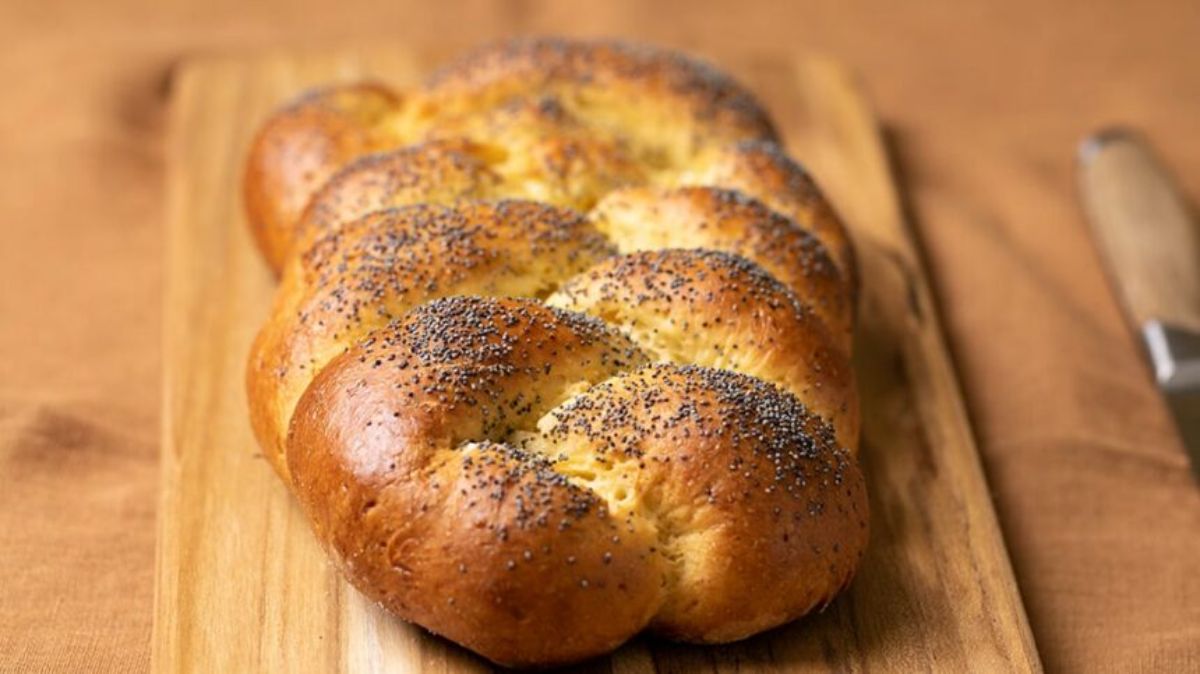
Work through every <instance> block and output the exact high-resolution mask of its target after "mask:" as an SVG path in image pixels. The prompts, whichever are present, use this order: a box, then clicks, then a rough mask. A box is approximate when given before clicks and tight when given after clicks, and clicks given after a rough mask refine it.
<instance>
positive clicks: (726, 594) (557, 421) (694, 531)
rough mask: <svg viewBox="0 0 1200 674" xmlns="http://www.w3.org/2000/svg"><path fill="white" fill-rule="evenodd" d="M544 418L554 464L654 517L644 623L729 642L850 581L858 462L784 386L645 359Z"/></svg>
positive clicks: (857, 552)
mask: <svg viewBox="0 0 1200 674" xmlns="http://www.w3.org/2000/svg"><path fill="white" fill-rule="evenodd" d="M540 427H541V428H542V435H543V436H544V437H545V438H546V441H547V442H548V443H549V444H550V445H551V446H552V447H556V448H560V451H562V450H561V448H563V447H567V448H568V449H566V450H565V453H566V454H567V455H568V459H566V460H565V461H564V462H563V463H564V464H566V465H565V466H564V467H563V468H562V469H561V470H564V471H565V472H572V471H573V472H576V473H580V472H584V471H582V470H581V469H582V468H584V467H586V469H588V470H587V471H586V472H587V473H588V474H591V475H595V477H593V478H592V479H591V480H590V484H591V485H592V486H593V488H596V489H597V490H598V491H603V492H606V493H610V494H614V497H612V498H610V502H612V500H618V497H619V496H620V495H621V493H622V492H624V493H625V494H627V496H626V499H625V500H624V501H619V500H618V502H620V503H622V506H623V507H624V508H626V509H629V510H634V511H640V512H641V513H642V516H643V517H644V518H645V519H647V520H649V521H652V522H654V523H655V526H656V528H657V531H658V552H659V554H661V555H662V556H663V557H664V558H665V559H666V561H667V563H668V569H667V585H666V592H665V593H664V594H663V604H662V605H661V606H660V607H659V609H658V611H657V613H656V614H655V617H654V619H653V620H652V621H651V623H650V627H651V628H652V629H654V630H655V631H657V632H660V633H662V634H665V635H668V636H670V637H671V638H674V639H679V640H683V641H694V642H703V643H719V642H726V641H735V640H737V639H742V638H744V637H747V636H749V635H751V634H754V633H756V632H760V631H762V630H764V629H768V628H771V627H774V626H776V625H779V624H782V623H784V622H787V621H789V620H792V619H794V618H796V617H797V616H800V615H803V614H804V613H807V612H808V611H809V610H811V609H812V608H813V607H815V606H818V605H821V604H824V603H827V602H828V601H829V600H830V599H832V597H833V596H834V595H835V594H836V593H837V592H838V591H839V590H840V589H841V588H842V587H844V586H845V585H846V584H847V583H848V582H849V580H850V578H851V576H852V575H853V574H854V569H855V568H856V567H857V565H858V560H859V558H860V557H861V555H862V552H863V550H864V549H865V547H866V542H867V503H866V489H865V486H864V483H863V478H862V473H861V472H860V471H859V469H858V464H857V463H856V462H855V461H854V460H853V459H852V458H851V457H849V456H847V455H846V453H845V452H844V451H842V450H841V449H839V448H838V446H837V442H836V439H835V437H834V433H833V429H832V428H831V427H829V426H828V425H827V424H826V423H825V422H824V421H822V420H821V419H820V418H819V417H817V416H816V415H814V414H812V413H810V412H809V411H808V410H806V409H805V408H804V406H803V405H802V404H800V402H799V401H798V400H796V398H795V397H794V396H791V395H789V394H787V393H785V392H784V391H782V390H781V389H779V388H777V387H774V386H772V385H770V384H767V383H766V382H763V381H761V380H758V379H755V378H753V377H748V376H745V375H741V374H738V373H734V372H730V371H728V370H714V369H709V368H704V367H698V366H694V365H685V366H675V365H653V366H650V367H646V368H642V369H640V370H637V371H635V372H632V373H629V374H624V375H620V376H617V377H614V378H613V379H610V380H609V381H608V382H605V383H604V384H601V385H599V386H595V387H592V388H590V389H588V390H587V391H585V392H584V393H583V394H582V395H580V396H578V397H577V398H575V399H573V400H571V401H569V402H568V403H566V404H565V405H563V406H561V407H559V408H558V409H556V410H553V411H551V413H550V414H549V415H547V418H546V419H545V420H544V421H543V422H542V423H541V424H540ZM572 464H574V465H572ZM613 509H614V510H616V508H613ZM767 588H770V590H767Z"/></svg>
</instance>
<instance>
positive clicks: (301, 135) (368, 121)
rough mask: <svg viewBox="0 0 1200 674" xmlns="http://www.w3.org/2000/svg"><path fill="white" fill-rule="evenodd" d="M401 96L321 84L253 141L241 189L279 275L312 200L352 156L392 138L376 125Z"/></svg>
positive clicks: (368, 87) (374, 88)
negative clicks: (320, 86)
mask: <svg viewBox="0 0 1200 674" xmlns="http://www.w3.org/2000/svg"><path fill="white" fill-rule="evenodd" d="M399 104H400V101H399V98H398V97H397V95H396V94H395V93H394V92H392V91H391V90H390V89H388V88H386V87H384V86H381V85H378V84H371V83H361V84H351V85H343V86H338V87H330V88H328V89H321V90H317V91H314V92H311V93H309V94H307V95H305V96H304V97H303V98H301V99H299V100H297V101H296V102H294V103H293V104H291V105H290V106H288V107H287V108H284V109H283V110H281V111H280V112H279V113H277V114H276V115H274V116H273V117H271V119H270V120H268V122H267V124H266V125H264V126H263V128H262V129H261V130H260V131H259V133H258V135H257V136H256V137H255V139H254V142H253V144H252V145H251V148H250V152H249V155H248V156H249V159H248V161H247V165H246V173H245V177H244V182H243V191H244V194H245V199H246V214H247V217H248V218H249V220H250V227H251V231H253V232H254V238H255V240H256V241H257V242H258V247H259V250H261V251H262V253H263V256H264V257H265V258H266V259H267V262H268V264H270V265H271V268H272V269H274V270H275V272H276V273H278V272H279V271H280V270H281V269H282V268H283V263H284V260H285V259H286V257H287V254H288V251H289V250H290V248H291V242H292V232H293V229H294V227H295V224H296V220H297V218H298V217H299V216H300V213H301V211H303V210H304V207H305V206H306V205H307V204H308V199H309V197H310V196H311V195H312V194H313V193H314V192H316V191H317V189H318V188H319V187H320V186H321V185H322V184H323V183H324V182H325V181H326V180H327V179H328V178H329V176H331V175H333V172H334V171H336V170H337V169H338V168H339V167H341V166H342V165H343V164H345V163H346V162H347V161H349V160H350V159H352V158H354V157H356V156H358V155H361V154H363V153H366V152H373V151H375V150H378V149H382V148H384V147H388V146H389V145H390V144H391V143H394V140H393V139H391V138H389V137H388V136H387V135H386V134H384V133H381V132H380V131H379V130H378V129H377V128H376V126H377V124H378V123H379V122H380V121H381V120H382V119H384V118H386V117H387V116H388V115H389V114H391V113H394V112H395V110H396V109H397V107H398V106H399Z"/></svg>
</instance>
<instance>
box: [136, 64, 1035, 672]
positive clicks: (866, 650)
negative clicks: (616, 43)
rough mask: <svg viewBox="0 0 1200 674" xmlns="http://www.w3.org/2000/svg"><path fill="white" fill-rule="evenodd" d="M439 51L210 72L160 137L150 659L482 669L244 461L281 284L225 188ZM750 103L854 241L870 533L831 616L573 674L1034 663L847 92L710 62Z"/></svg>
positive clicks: (894, 212) (865, 116) (182, 79)
mask: <svg viewBox="0 0 1200 674" xmlns="http://www.w3.org/2000/svg"><path fill="white" fill-rule="evenodd" d="M428 65H429V64H428V57H426V56H415V55H412V54H409V53H407V52H404V51H400V50H367V51H361V52H353V53H350V52H339V53H336V54H324V55H322V54H313V55H309V56H289V55H287V54H278V55H272V56H265V57H262V58H230V59H215V60H214V59H207V60H201V61H197V62H194V63H191V64H188V65H186V66H185V67H183V68H182V70H181V72H180V73H179V75H178V79H177V82H176V89H175V98H174V102H173V114H172V117H171V125H170V138H171V144H170V148H169V182H168V188H169V197H168V204H169V207H168V229H167V291H166V293H167V295H166V307H167V314H166V333H165V349H166V352H165V365H164V368H165V374H166V397H165V408H164V411H163V414H164V430H163V435H164V437H163V457H162V461H163V469H162V470H163V481H162V487H163V489H162V499H161V503H160V510H159V512H160V516H159V523H160V533H159V547H158V562H157V568H158V572H157V592H156V600H155V631H154V642H153V648H154V655H153V664H154V668H155V670H156V671H160V672H186V671H301V670H306V669H307V670H312V669H314V668H316V669H319V670H322V671H341V670H346V671H353V672H385V671H412V670H415V669H422V670H424V671H454V672H458V671H478V670H482V669H486V667H485V666H484V664H483V663H482V662H481V661H479V660H478V659H477V658H475V657H473V656H471V655H470V654H468V653H466V652H464V651H462V650H461V649H459V648H457V647H455V646H453V645H450V644H448V643H446V642H443V641H441V640H437V639H434V638H431V637H429V636H427V635H426V634H425V633H423V632H422V631H420V630H418V629H417V628H413V627H410V626H407V625H405V624H403V623H401V622H399V621H397V620H394V619H392V618H390V617H389V616H387V615H386V614H383V613H382V612H381V611H379V610H378V609H377V608H375V607H374V606H372V605H369V604H368V603H367V602H366V601H364V600H363V599H362V598H360V597H359V595H358V594H357V593H356V592H354V591H353V590H352V589H350V588H349V587H348V586H347V585H346V584H345V583H344V582H343V581H341V580H340V578H339V577H338V576H337V575H336V573H335V571H334V570H333V568H332V566H330V565H329V564H328V563H327V562H326V561H325V558H324V555H323V554H322V553H321V551H320V550H319V548H318V546H317V544H316V542H315V540H314V539H313V537H312V536H311V535H310V534H309V532H308V530H307V527H306V524H305V522H304V521H303V519H302V516H301V515H300V512H299V510H298V508H297V507H296V506H295V505H294V503H293V502H292V500H291V498H290V496H289V495H288V493H287V491H286V489H285V488H284V486H283V485H282V484H281V483H280V482H279V481H278V480H277V479H276V478H275V476H274V474H273V473H272V472H271V470H270V468H269V467H268V466H267V464H266V462H265V461H264V460H263V459H262V458H261V457H260V456H258V454H257V450H256V448H255V445H254V442H253V439H252V437H251V434H250V430H249V426H248V423H247V421H246V403H245V399H244V394H243V390H242V372H243V365H244V362H245V358H246V352H247V348H248V345H249V342H250V339H251V337H252V335H253V333H254V331H255V330H256V329H257V327H258V326H259V325H260V323H261V322H262V320H263V318H264V317H265V315H266V310H267V303H268V301H269V298H270V294H271V281H270V278H269V275H268V272H267V270H266V267H265V265H264V264H263V263H262V262H261V261H260V260H259V258H258V255H257V253H256V251H255V250H254V248H253V246H252V245H251V242H250V239H249V236H248V234H247V232H246V229H245V223H244V221H243V218H242V215H241V209H240V194H239V192H238V190H237V185H238V180H239V177H240V167H241V161H242V158H243V155H244V151H245V148H246V144H247V142H248V139H249V136H250V134H251V133H253V131H254V129H255V127H256V125H257V124H258V123H260V122H261V120H262V119H263V118H264V117H265V115H266V114H268V112H269V111H270V110H271V109H272V108H273V107H274V106H275V105H277V104H279V103H280V102H282V101H283V100H285V99H287V98H288V97H290V96H292V95H294V94H296V93H297V92H298V91H300V90H301V89H302V88H303V87H304V86H306V85H310V84H314V83H319V82H327V81H330V80H333V79H349V78H354V77H359V76H362V75H364V74H369V75H374V76H378V77H381V78H383V79H386V80H388V81H391V82H396V83H400V84H403V83H405V82H411V81H413V79H414V78H415V77H417V76H418V74H419V73H420V72H421V71H422V70H423V69H424V68H426V67H427V66H428ZM723 65H728V66H731V67H733V69H734V70H735V71H736V72H737V73H738V74H739V75H741V76H743V77H744V78H746V79H747V80H748V81H749V83H750V85H751V86H752V88H755V89H756V90H758V91H760V92H762V93H763V95H764V98H765V99H766V103H767V105H768V107H769V108H770V109H771V110H772V112H773V114H774V116H775V117H776V119H777V121H778V122H779V123H780V125H781V127H782V128H783V130H784V133H785V135H786V137H787V139H788V142H789V145H790V147H791V149H792V150H793V152H794V153H795V154H796V155H797V156H798V157H799V158H801V160H802V161H804V162H805V163H806V164H808V165H809V167H810V168H811V169H812V171H813V172H814V174H815V175H816V176H817V178H818V180H819V181H820V182H821V183H822V185H823V186H824V187H825V188H826V190H827V191H828V193H829V194H830V196H831V198H832V200H833V201H834V203H835V204H836V205H837V206H838V207H839V209H840V210H841V211H842V213H843V215H844V216H845V218H846V219H847V221H848V222H849V223H850V225H851V227H852V229H853V231H854V234H855V236H856V239H857V240H858V244H859V250H860V256H861V262H862V267H863V275H864V297H863V302H862V312H861V319H862V320H861V327H860V329H859V338H858V356H857V361H858V362H857V366H858V372H859V377H860V385H861V390H862V393H863V412H864V415H863V416H864V420H865V423H864V441H863V447H862V454H863V456H864V462H865V470H866V472H867V475H868V480H869V484H870V490H871V499H872V511H873V512H872V522H871V524H872V538H871V544H870V547H869V550H868V553H867V557H866V559H865V561H864V563H863V566H862V568H861V570H860V572H859V576H858V578H857V579H856V580H855V582H854V584H853V586H852V588H851V590H850V591H849V592H848V593H847V594H846V595H845V596H843V597H841V598H840V599H838V600H837V601H836V602H835V603H834V604H833V605H831V606H830V607H829V608H828V609H827V610H826V611H825V612H824V613H823V614H821V615H817V616H813V617H810V618H807V619H804V620H801V621H799V622H797V623H795V624H793V625H790V626H787V627H785V628H782V629H779V630H775V631H773V632H770V633H767V634H765V635H761V636H759V637H756V638H754V639H751V640H749V641H747V642H744V643H741V644H736V645H731V646H725V647H716V648H695V647H684V646H677V645H670V644H663V643H659V642H655V641H651V640H646V639H639V640H636V641H635V642H633V643H632V644H630V645H628V646H626V647H625V648H623V649H622V650H620V651H619V652H618V653H617V654H615V655H614V656H613V657H612V658H611V659H605V660H603V661H598V662H592V663H587V664H586V665H584V666H583V669H584V670H585V671H592V670H596V671H612V672H629V673H633V672H653V671H691V670H692V669H693V668H697V667H702V668H708V669H711V670H713V671H742V670H744V669H747V668H749V669H753V670H755V671H788V672H792V671H825V670H830V669H836V670H838V671H880V670H889V671H934V670H936V671H951V672H960V671H971V670H973V671H1037V670H1039V669H1040V665H1039V660H1038V656H1037V654H1036V651H1035V648H1034V645H1033V640H1032V637H1031V636H1030V632H1029V628H1028V626H1027V623H1026V619H1025V613H1024V609H1023V607H1022V605H1021V602H1020V599H1019V596H1018V593H1017V589H1016V585H1015V583H1014V580H1013V576H1012V572H1011V569H1010V566H1009V562H1008V558H1007V555H1006V552H1005V549H1004V547H1003V544H1002V540H1001V536H1000V532H999V529H998V526H997V523H996V519H995V515H994V513H993V510H992V506H991V502H990V499H989V495H988V491H987V487H986V484H985V482H984V478H983V475H982V472H981V469H980V464H979V460H978V457H977V454H976V449H975V445H974V442H973V439H972V436H971V433H970V429H969V427H968V424H967V418H966V414H965V412H964V407H963V404H962V401H961V397H960V393H959V390H958V385H957V382H956V379H955V376H954V373H953V370H952V366H951V361H950V359H949V356H948V353H947V350H946V347H945V345H944V342H943V338H942V335H941V332H940V329H939V326H938V322H939V321H938V317H937V311H936V309H935V307H934V303H933V301H932V298H931V295H930V290H929V287H928V282H927V280H926V277H925V273H924V271H923V270H922V266H921V264H920V262H919V260H918V257H917V254H916V252H915V248H914V246H913V243H912V240H911V238H910V236H909V233H908V229H907V226H906V224H905V222H904V219H903V214H902V211H901V208H900V202H899V199H898V195H897V192H896V189H895V186H894V183H893V181H892V178H891V175H890V168H889V164H888V161H887V157H886V156H885V154H884V150H883V146H882V144H881V139H880V136H879V134H878V130H877V127H876V123H875V120H874V119H873V117H872V115H871V113H870V111H869V109H868V108H867V106H866V104H865V102H864V99H863V98H862V96H861V95H860V93H859V88H858V85H857V83H856V82H854V81H853V79H852V78H851V77H850V76H849V75H848V74H847V72H846V71H845V70H843V69H842V68H841V67H839V66H837V65H836V64H833V63H829V62H825V61H792V60H786V59H785V60H774V61H769V62H761V61H759V62H749V63H731V64H723Z"/></svg>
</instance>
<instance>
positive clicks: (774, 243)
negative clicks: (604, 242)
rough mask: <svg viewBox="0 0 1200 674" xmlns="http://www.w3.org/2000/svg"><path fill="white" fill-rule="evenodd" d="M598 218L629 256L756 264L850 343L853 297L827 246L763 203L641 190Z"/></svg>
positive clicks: (603, 208) (705, 190) (614, 199)
mask: <svg viewBox="0 0 1200 674" xmlns="http://www.w3.org/2000/svg"><path fill="white" fill-rule="evenodd" d="M591 217H592V220H593V221H594V222H595V223H596V226H597V228H599V229H600V231H602V232H604V234H605V235H607V236H608V237H609V238H611V239H612V240H613V241H614V242H615V243H616V244H617V247H618V248H619V249H620V250H621V251H622V252H627V251H635V250H654V249H659V248H669V247H682V248H711V249H714V250H723V251H727V252H730V253H734V254H736V255H740V256H742V257H744V258H746V259H748V260H751V261H753V262H755V263H757V264H758V265H760V266H761V267H763V268H764V269H766V270H767V271H768V272H770V273H771V275H772V276H774V277H775V278H777V279H779V280H780V281H782V282H783V283H784V284H785V285H787V286H788V287H789V288H791V289H792V291H793V292H795V293H796V295H797V296H799V297H803V298H804V299H805V302H806V303H807V304H809V305H811V306H812V308H813V310H814V311H815V312H816V313H817V315H818V316H820V317H821V319H822V320H823V321H824V322H825V324H826V325H828V326H829V327H830V329H831V330H832V331H834V333H835V334H838V335H841V336H843V339H844V341H843V342H842V344H843V345H848V344H849V339H850V335H851V332H852V330H853V325H854V297H853V295H852V293H851V290H850V288H849V285H848V284H847V283H846V282H845V281H844V280H842V278H841V272H839V271H838V268H837V266H836V265H835V264H834V263H833V261H832V260H831V259H830V258H829V254H828V253H827V251H826V250H825V246H824V245H822V243H821V241H820V240H819V239H818V238H817V237H816V236H814V235H813V234H811V233H809V232H807V231H805V230H804V229H802V228H800V227H799V226H798V225H796V223H795V222H794V221H792V220H791V219H789V218H787V217H785V216H783V215H780V214H779V213H776V212H774V211H772V210H770V209H769V208H767V207H766V206H765V205H764V204H763V203H762V202H760V201H757V200H755V199H751V198H749V197H747V196H745V195H744V194H742V193H741V192H736V191H733V190H726V189H721V188H715V187H681V188H675V189H659V188H646V187H636V188H630V189H624V190H618V191H616V192H612V193H611V194H609V195H608V196H607V197H605V198H604V200H603V201H601V202H600V203H599V204H598V205H597V206H596V208H595V210H594V211H593V212H592V214H591Z"/></svg>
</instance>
